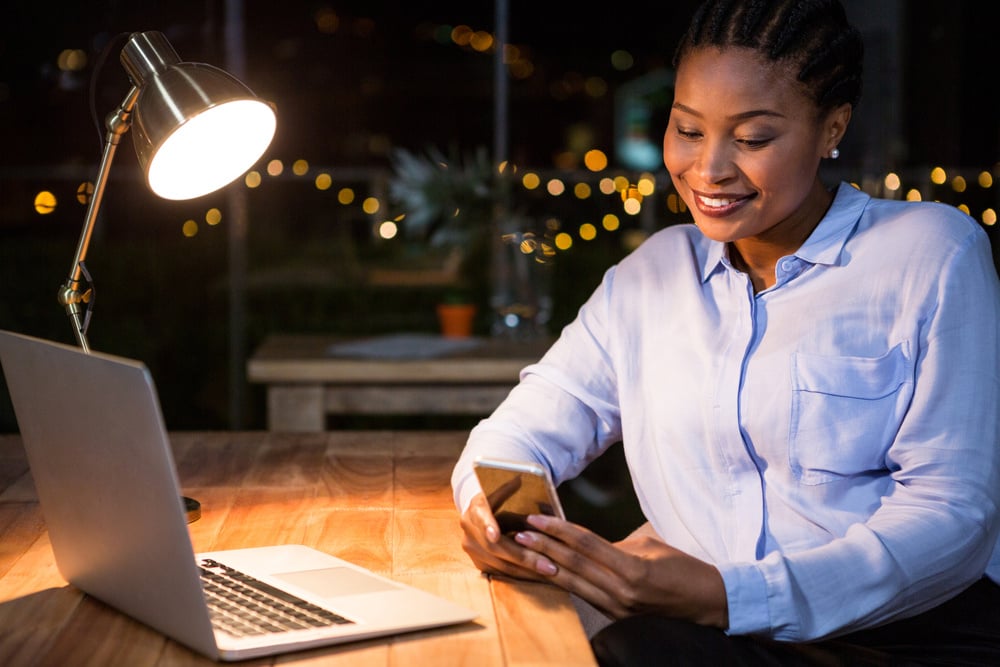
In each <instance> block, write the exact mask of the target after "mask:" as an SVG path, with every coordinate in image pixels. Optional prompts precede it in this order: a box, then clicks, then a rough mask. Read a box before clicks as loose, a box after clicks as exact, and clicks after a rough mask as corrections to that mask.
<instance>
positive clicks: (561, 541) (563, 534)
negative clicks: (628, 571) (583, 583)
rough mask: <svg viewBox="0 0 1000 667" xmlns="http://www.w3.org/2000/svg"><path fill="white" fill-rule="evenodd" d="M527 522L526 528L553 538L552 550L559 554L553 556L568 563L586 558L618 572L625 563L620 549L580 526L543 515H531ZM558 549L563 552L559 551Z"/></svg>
mask: <svg viewBox="0 0 1000 667" xmlns="http://www.w3.org/2000/svg"><path fill="white" fill-rule="evenodd" d="M527 521H528V525H530V526H531V527H533V528H535V529H536V530H538V531H539V532H541V533H542V534H544V535H547V536H549V537H551V538H554V540H555V543H554V544H553V546H552V548H553V549H557V550H558V551H556V552H555V553H562V554H564V555H565V557H566V558H568V559H570V561H572V560H573V559H575V558H577V557H580V556H581V555H582V554H586V555H587V557H586V560H589V561H593V562H596V563H599V564H600V565H601V566H602V567H604V568H608V569H611V570H615V569H617V568H620V567H622V566H623V565H624V563H625V560H626V558H625V554H624V553H623V552H622V551H621V549H619V548H617V547H616V546H615V545H614V544H612V543H611V542H609V541H608V540H606V539H604V538H603V537H601V536H600V535H598V534H597V533H594V532H593V531H590V530H587V529H586V528H584V527H583V526H579V525H577V524H575V523H571V522H569V521H566V520H565V519H559V518H557V517H553V516H548V515H545V514H532V515H530V516H528V519H527ZM560 546H563V547H566V548H562V549H559V547H560ZM565 564H566V565H569V564H570V563H569V562H567V563H565ZM577 567H578V566H577ZM574 569H576V567H574Z"/></svg>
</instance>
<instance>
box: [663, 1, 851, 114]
mask: <svg viewBox="0 0 1000 667" xmlns="http://www.w3.org/2000/svg"><path fill="white" fill-rule="evenodd" d="M705 46H714V47H718V48H725V47H734V46H735V47H743V48H748V49H753V50H754V51H756V52H757V53H759V54H761V55H762V56H763V57H764V58H766V59H767V60H769V61H771V62H774V63H778V62H781V63H785V64H789V65H791V66H792V67H793V68H797V69H798V73H797V78H798V80H799V81H800V82H801V83H803V84H804V85H805V86H806V89H807V90H808V91H809V93H810V95H811V96H812V98H813V100H814V101H815V102H816V105H817V107H818V108H819V110H820V111H828V110H830V109H834V108H836V107H838V106H840V105H841V104H844V103H850V104H851V105H852V106H855V107H856V106H857V105H858V101H859V100H860V99H861V74H862V60H863V56H864V46H863V44H862V40H861V34H860V33H859V32H858V31H857V29H855V28H854V27H853V26H851V25H850V24H849V23H848V21H847V16H846V14H845V12H844V8H843V7H842V6H841V4H840V2H838V0H706V2H704V3H703V4H702V5H701V6H700V7H699V8H698V10H697V11H696V12H695V14H694V16H693V17H692V18H691V24H690V26H688V31H687V34H685V35H684V37H683V38H682V39H681V42H680V44H679V45H678V46H677V51H676V52H675V54H674V68H675V69H676V67H677V65H679V64H680V62H681V60H683V59H684V56H686V55H687V54H688V53H689V52H690V51H691V50H693V49H695V48H699V47H705Z"/></svg>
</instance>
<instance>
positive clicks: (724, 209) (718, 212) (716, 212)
mask: <svg viewBox="0 0 1000 667" xmlns="http://www.w3.org/2000/svg"><path fill="white" fill-rule="evenodd" d="M752 198H753V195H747V196H743V197H734V196H731V195H719V196H714V197H713V196H710V195H700V194H696V195H695V196H694V201H695V203H696V204H697V206H698V210H699V211H701V212H702V213H704V214H705V215H710V216H714V217H722V216H724V215H729V214H730V213H732V212H733V211H734V210H736V209H738V208H739V207H741V206H742V205H743V204H745V203H746V202H748V201H749V200H750V199H752Z"/></svg>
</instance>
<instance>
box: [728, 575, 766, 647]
mask: <svg viewBox="0 0 1000 667" xmlns="http://www.w3.org/2000/svg"><path fill="white" fill-rule="evenodd" d="M719 571H720V572H721V573H722V581H723V583H724V584H725V586H726V602H727V603H728V605H729V628H728V629H727V630H726V633H727V634H730V635H750V634H768V633H769V632H770V630H771V614H770V610H769V609H768V606H767V582H765V580H764V575H763V573H761V571H760V570H759V569H757V567H756V566H755V565H753V564H750V563H734V564H729V565H724V566H719Z"/></svg>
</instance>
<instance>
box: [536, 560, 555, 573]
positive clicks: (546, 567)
mask: <svg viewBox="0 0 1000 667" xmlns="http://www.w3.org/2000/svg"><path fill="white" fill-rule="evenodd" d="M535 568H536V569H537V570H538V571H539V572H540V573H541V574H547V575H549V576H552V575H555V574H558V573H559V568H558V567H556V564H555V563H553V562H552V561H550V560H548V559H545V558H539V559H538V563H537V564H536V565H535Z"/></svg>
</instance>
